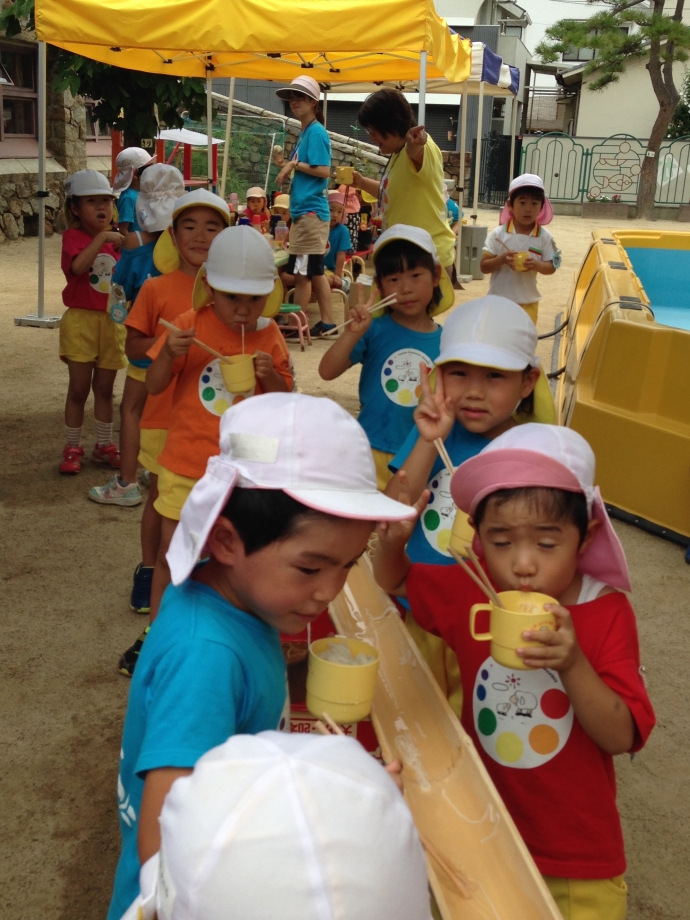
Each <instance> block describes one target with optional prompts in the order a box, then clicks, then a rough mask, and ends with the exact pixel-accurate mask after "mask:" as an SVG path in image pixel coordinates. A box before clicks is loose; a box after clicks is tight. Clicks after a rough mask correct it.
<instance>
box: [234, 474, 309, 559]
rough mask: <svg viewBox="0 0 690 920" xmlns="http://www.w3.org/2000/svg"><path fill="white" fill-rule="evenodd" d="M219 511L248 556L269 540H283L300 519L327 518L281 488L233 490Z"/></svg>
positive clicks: (292, 531) (267, 543) (291, 532)
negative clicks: (233, 530) (235, 533)
mask: <svg viewBox="0 0 690 920" xmlns="http://www.w3.org/2000/svg"><path fill="white" fill-rule="evenodd" d="M221 514H222V516H223V517H225V518H227V519H228V520H229V521H230V522H231V523H232V524H234V525H235V529H236V530H237V533H238V534H239V535H240V539H241V540H242V543H243V544H244V551H245V553H246V554H247V555H248V556H251V554H252V553H256V552H258V551H259V550H260V549H263V548H264V547H265V546H268V545H269V544H270V543H276V542H277V541H278V540H287V538H288V537H289V536H291V535H292V534H293V533H294V532H295V529H296V527H297V525H298V523H299V522H300V520H302V519H304V518H319V517H327V515H325V514H323V513H322V512H320V511H313V510H312V509H311V508H307V506H306V505H303V504H301V503H300V502H298V501H296V500H295V499H294V498H291V497H290V496H289V495H287V494H286V493H285V492H283V491H282V490H281V489H233V491H232V494H231V495H230V498H229V499H228V501H227V504H226V505H225V507H224V508H223V510H222V511H221Z"/></svg>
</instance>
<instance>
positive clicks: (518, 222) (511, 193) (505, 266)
mask: <svg viewBox="0 0 690 920" xmlns="http://www.w3.org/2000/svg"><path fill="white" fill-rule="evenodd" d="M552 219H553V209H552V208H551V202H550V201H549V199H548V196H547V194H546V191H545V189H544V183H543V181H542V180H541V179H540V177H539V176H536V175H533V174H532V173H524V174H523V175H522V176H517V177H516V178H515V179H513V181H512V182H511V183H510V189H509V190H508V200H507V201H506V203H505V207H504V208H503V210H502V211H501V217H500V224H499V226H498V227H496V229H495V230H492V231H491V233H490V234H489V235H488V236H487V238H486V241H485V243H484V252H483V254H482V260H481V263H480V267H481V270H482V271H483V272H484V274H485V275H491V281H490V283H489V294H498V295H500V296H501V297H508V298H510V300H514V301H515V303H519V304H520V306H521V307H522V309H523V310H525V311H526V312H527V314H528V316H529V318H530V319H531V320H532V322H533V323H534V324H535V325H536V323H537V314H538V311H539V300H540V299H541V294H540V293H539V289H538V287H537V279H536V276H537V275H552V274H553V273H554V272H555V271H556V269H557V268H558V267H559V266H560V264H561V254H560V251H559V249H558V247H557V246H556V243H555V241H554V239H553V237H552V236H551V234H550V233H549V231H548V230H546V228H545V226H544V225H545V224H549V223H551V220H552ZM517 253H520V254H521V255H520V256H519V257H517V258H516V256H517Z"/></svg>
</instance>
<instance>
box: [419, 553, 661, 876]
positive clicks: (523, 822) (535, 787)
mask: <svg viewBox="0 0 690 920" xmlns="http://www.w3.org/2000/svg"><path fill="white" fill-rule="evenodd" d="M407 596H408V599H409V601H410V607H411V608H412V611H413V614H414V618H415V619H416V620H417V622H418V623H419V624H420V626H422V627H423V628H424V629H426V630H428V631H429V632H432V633H434V634H435V635H440V636H441V637H442V638H443V639H445V641H446V642H447V643H448V644H449V645H450V647H451V648H452V649H453V651H454V652H455V654H456V655H457V656H458V661H459V663H460V675H461V678H462V685H463V694H464V698H463V703H462V720H461V721H462V725H463V727H464V729H465V731H466V732H467V733H468V734H469V735H470V736H471V738H472V740H473V741H474V744H475V746H476V748H477V750H478V751H479V754H480V756H481V758H482V760H483V762H484V765H485V766H486V768H487V770H488V772H489V774H490V776H491V778H492V780H493V781H494V783H495V784H496V788H497V789H498V792H499V794H500V795H501V797H502V798H503V801H504V802H505V804H506V806H507V808H508V811H509V812H510V814H511V817H512V818H513V820H514V821H515V823H516V825H517V827H518V830H519V831H520V833H521V834H522V837H523V839H524V841H525V843H526V844H527V847H528V849H529V851H530V853H531V854H532V856H533V858H534V861H535V862H536V864H537V867H538V868H539V871H540V872H542V873H543V874H544V875H555V876H561V877H564V878H573V879H576V878H580V879H599V878H612V877H614V876H616V875H621V874H622V873H623V872H624V871H625V853H624V849H623V833H622V830H621V823H620V817H619V815H618V810H617V808H616V776H615V772H614V768H613V757H611V755H610V754H607V753H606V752H605V751H603V750H602V749H601V748H600V747H599V746H598V745H597V744H595V743H594V741H592V739H591V738H590V737H589V735H587V734H586V732H585V731H584V729H583V728H582V726H581V725H580V723H579V722H578V720H577V719H576V718H575V716H574V713H573V708H572V706H571V705H570V700H569V699H568V697H567V695H566V693H565V691H564V689H563V684H562V683H561V680H560V677H559V675H558V673H557V672H556V671H551V670H546V669H543V668H540V669H536V670H533V671H532V670H530V671H519V670H511V669H509V668H504V667H503V666H502V665H500V664H497V662H495V661H494V659H493V658H491V656H490V654H489V643H488V642H479V641H477V640H475V639H473V638H472V636H471V635H470V630H469V621H470V608H471V607H472V605H473V604H483V603H486V598H485V596H484V595H483V593H482V592H481V591H480V590H479V588H477V587H476V585H475V584H474V582H472V581H471V580H470V579H469V578H468V576H467V575H466V574H465V573H464V572H463V570H462V569H461V568H460V567H459V566H440V565H413V566H412V568H411V569H410V572H409V574H408V577H407ZM568 609H569V611H570V615H571V616H572V618H573V623H574V626H575V632H576V634H577V639H578V642H579V644H580V647H581V648H582V651H583V652H584V654H585V656H586V657H587V659H588V660H589V662H590V663H591V665H592V667H593V668H594V670H595V671H596V673H597V674H598V675H599V677H600V678H601V679H602V680H603V681H604V683H605V684H607V685H608V686H609V687H611V688H612V689H613V690H615V692H616V693H618V694H619V695H620V696H621V698H622V699H623V700H624V701H625V703H626V704H627V706H628V707H629V708H630V712H631V713H632V716H633V719H634V720H635V725H636V727H637V731H636V737H635V742H634V745H633V747H632V751H637V750H639V749H640V748H641V747H642V746H643V744H644V743H645V741H646V740H647V738H648V736H649V733H650V732H651V730H652V728H653V726H654V722H655V718H654V712H653V710H652V704H651V703H650V701H649V697H648V695H647V690H646V688H645V686H644V682H643V680H642V677H641V676H640V670H639V669H640V653H639V646H638V641H637V627H636V624H635V614H634V612H633V609H632V607H631V606H630V602H629V601H628V598H627V597H626V596H625V594H621V593H618V592H616V593H614V594H606V595H604V596H603V597H601V598H597V599H596V600H593V601H590V602H589V603H586V604H577V605H573V606H572V607H569V608H568ZM476 628H477V631H478V632H483V631H485V630H486V629H487V628H488V614H486V613H485V614H479V616H478V617H477V626H476Z"/></svg>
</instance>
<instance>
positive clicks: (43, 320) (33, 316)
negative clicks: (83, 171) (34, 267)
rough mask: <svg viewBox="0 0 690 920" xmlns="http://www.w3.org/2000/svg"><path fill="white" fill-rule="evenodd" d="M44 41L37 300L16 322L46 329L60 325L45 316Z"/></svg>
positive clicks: (41, 54) (41, 46) (41, 48)
mask: <svg viewBox="0 0 690 920" xmlns="http://www.w3.org/2000/svg"><path fill="white" fill-rule="evenodd" d="M46 89H47V87H46V44H45V42H39V43H38V191H37V193H36V197H37V198H38V298H37V300H38V304H37V307H38V309H37V312H36V313H29V314H27V315H26V316H16V317H15V319H14V323H15V326H43V327H44V328H45V327H47V328H49V329H53V328H55V326H59V325H60V319H61V317H60V316H44V299H45V279H44V268H45V240H46V225H45V218H46V198H47V197H48V194H49V192H48V191H47V189H46Z"/></svg>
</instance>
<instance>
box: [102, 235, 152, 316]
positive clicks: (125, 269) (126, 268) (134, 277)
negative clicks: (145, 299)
mask: <svg viewBox="0 0 690 920" xmlns="http://www.w3.org/2000/svg"><path fill="white" fill-rule="evenodd" d="M155 248H156V241H155V240H152V241H151V242H150V243H144V244H143V246H138V247H137V248H136V249H123V250H122V251H121V253H120V261H119V262H118V263H117V265H116V266H115V271H114V272H113V284H120V285H122V288H123V289H124V292H125V297H126V298H127V300H129V301H130V302H131V303H134V301H135V300H136V299H137V297H138V296H139V291H140V290H141V288H142V286H143V284H144V281H147V280H148V279H149V278H157V277H158V276H159V275H160V272H159V271H158V269H157V268H156V266H155V265H154V264H153V250H154V249H155Z"/></svg>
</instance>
